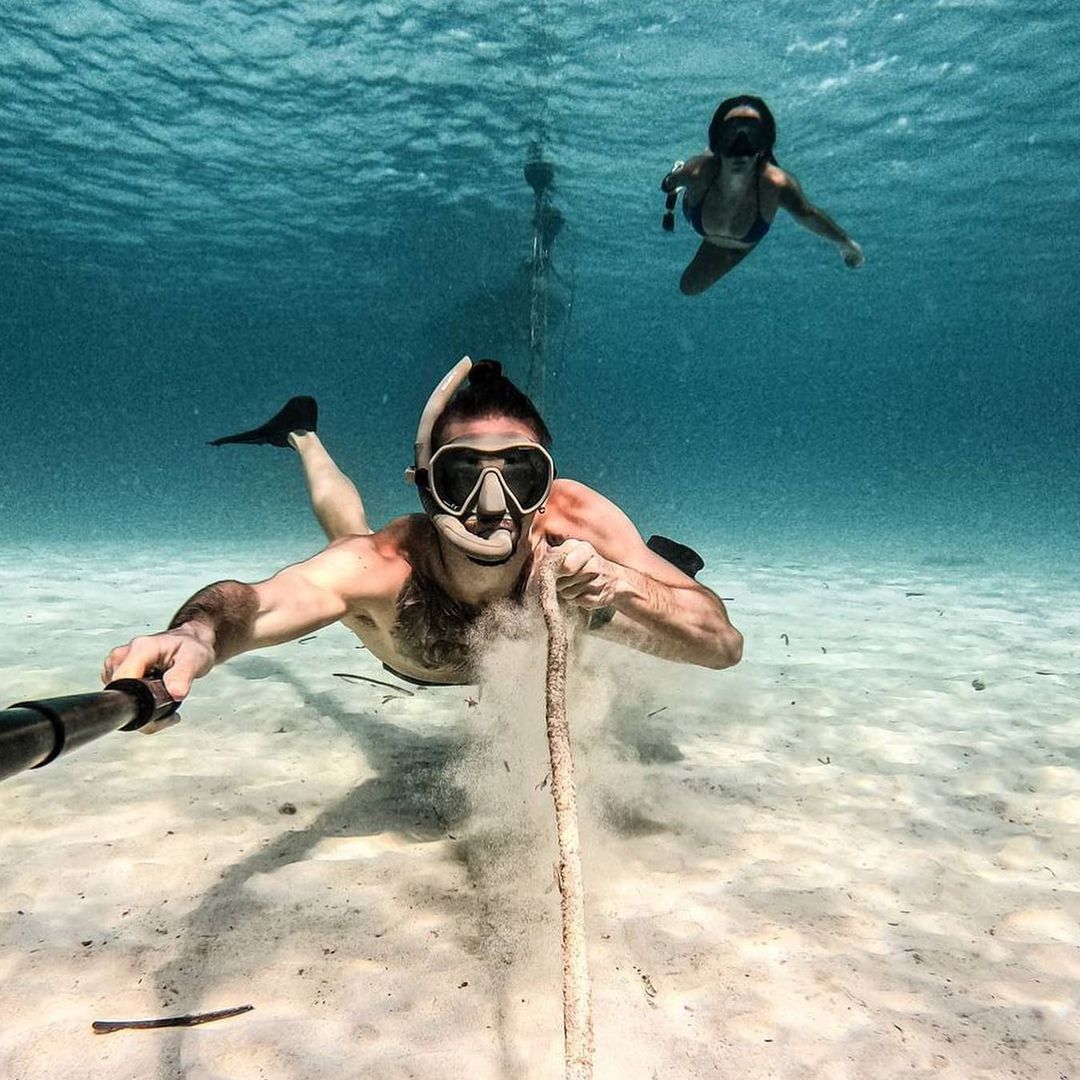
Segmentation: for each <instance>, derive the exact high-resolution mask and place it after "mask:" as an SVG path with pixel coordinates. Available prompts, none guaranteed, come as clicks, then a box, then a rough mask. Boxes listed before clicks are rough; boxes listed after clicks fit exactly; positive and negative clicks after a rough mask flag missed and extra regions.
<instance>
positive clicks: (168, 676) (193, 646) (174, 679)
mask: <svg viewBox="0 0 1080 1080" xmlns="http://www.w3.org/2000/svg"><path fill="white" fill-rule="evenodd" d="M214 659H215V657H214V649H213V646H212V645H211V643H210V640H209V631H208V630H207V629H206V628H203V627H196V626H195V625H194V624H192V623H185V624H184V625H183V626H178V627H177V628H176V629H175V630H165V631H162V633H160V634H149V635H147V636H145V637H137V638H132V640H131V641H129V642H128V644H127V645H120V646H118V647H117V648H115V649H113V651H112V652H111V653H109V655H108V656H107V657H105V664H104V666H103V667H102V669H101V681H102V682H104V683H110V682H113V681H114V680H116V679H141V678H143V677H144V676H145V675H146V673H147V672H149V671H161V672H164V677H163V681H164V683H165V689H166V690H168V691H169V694H170V695H171V696H172V697H173V698H174V699H175V700H177V701H183V699H184V698H186V697H187V695H188V691H189V690H190V689H191V684H192V682H193V681H194V680H195V679H197V678H199V677H200V676H202V675H205V674H206V673H207V672H208V671H210V669H211V668H212V667H213V666H214Z"/></svg>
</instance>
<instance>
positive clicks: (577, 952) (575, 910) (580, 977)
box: [540, 560, 593, 1080]
mask: <svg viewBox="0 0 1080 1080" xmlns="http://www.w3.org/2000/svg"><path fill="white" fill-rule="evenodd" d="M540 606H541V608H542V609H543V612H544V622H545V623H546V624H547V632H548V657H547V682H546V688H545V691H546V693H545V698H546V715H547V737H548V750H549V752H550V754H551V796H552V798H553V799H554V800H555V831H556V834H557V835H558V840H559V895H560V897H561V903H560V909H561V912H562V958H563V1035H564V1057H565V1072H564V1074H563V1075H564V1077H565V1080H591V1077H592V1074H593V1027H592V999H591V991H590V987H589V958H588V954H587V949H586V941H585V887H584V883H583V881H582V877H581V842H580V838H579V836H578V818H577V798H576V796H575V794H574V762H573V758H572V757H571V754H570V727H569V725H568V724H567V720H566V654H567V634H566V623H565V622H564V620H563V616H562V612H561V611H560V610H559V596H558V592H557V591H556V588H555V569H554V567H553V566H552V564H551V562H550V560H549V561H546V562H545V563H543V565H542V566H541V568H540Z"/></svg>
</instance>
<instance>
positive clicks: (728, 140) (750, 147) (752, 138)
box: [720, 116, 762, 157]
mask: <svg viewBox="0 0 1080 1080" xmlns="http://www.w3.org/2000/svg"><path fill="white" fill-rule="evenodd" d="M720 149H721V150H722V151H723V152H724V153H725V154H727V155H728V157H753V156H754V155H755V154H760V153H761V151H762V130H761V121H760V120H757V119H755V118H754V117H750V116H740V117H736V118H735V119H734V120H725V121H724V127H723V131H722V133H721V137H720Z"/></svg>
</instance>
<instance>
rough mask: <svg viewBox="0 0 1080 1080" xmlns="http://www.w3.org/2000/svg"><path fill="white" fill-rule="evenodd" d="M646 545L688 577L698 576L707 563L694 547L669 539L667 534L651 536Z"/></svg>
mask: <svg viewBox="0 0 1080 1080" xmlns="http://www.w3.org/2000/svg"><path fill="white" fill-rule="evenodd" d="M645 546H646V547H647V548H648V549H649V550H650V551H654V552H656V554H657V555H659V556H660V558H661V559H666V560H667V561H668V562H669V563H671V565H672V566H674V567H675V568H676V569H677V570H681V571H682V572H683V573H684V574H686V576H687V577H692V578H696V577H697V575H698V572H699V571H700V570H701V569H702V567H704V565H705V560H704V559H703V558H702V557H701V556H700V555H699V554H698V553H697V552H696V551H695V550H694V549H693V548H690V547H687V546H686V545H685V544H680V543H679V542H678V541H677V540H669V539H668V538H667V537H666V536H655V535H654V536H650V537H649V539H648V540H646V541H645Z"/></svg>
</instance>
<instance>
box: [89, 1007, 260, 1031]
mask: <svg viewBox="0 0 1080 1080" xmlns="http://www.w3.org/2000/svg"><path fill="white" fill-rule="evenodd" d="M254 1008H255V1006H254V1005H238V1006H237V1007H236V1008H235V1009H218V1010H217V1012H207V1013H192V1014H191V1015H189V1016H164V1017H162V1018H161V1019H160V1020H95V1021H94V1023H93V1028H94V1031H95V1032H96V1033H97V1034H98V1035H108V1034H109V1032H111V1031H125V1030H127V1029H130V1028H167V1027H195V1025H196V1024H209V1023H211V1022H213V1021H214V1020H227V1019H228V1018H229V1017H230V1016H239V1015H240V1014H241V1013H246V1012H251V1010H252V1009H254Z"/></svg>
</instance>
